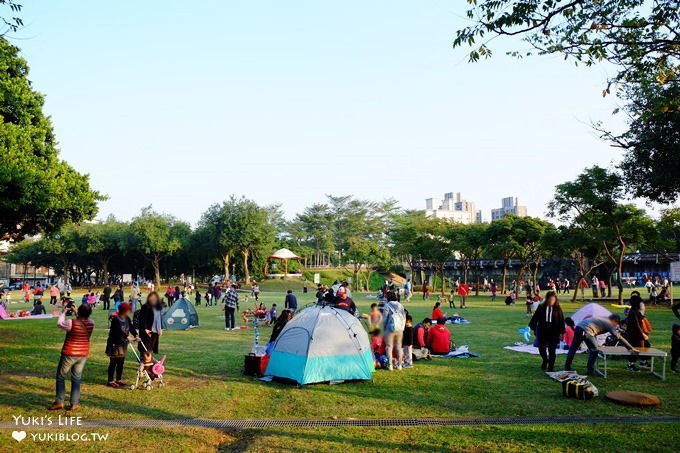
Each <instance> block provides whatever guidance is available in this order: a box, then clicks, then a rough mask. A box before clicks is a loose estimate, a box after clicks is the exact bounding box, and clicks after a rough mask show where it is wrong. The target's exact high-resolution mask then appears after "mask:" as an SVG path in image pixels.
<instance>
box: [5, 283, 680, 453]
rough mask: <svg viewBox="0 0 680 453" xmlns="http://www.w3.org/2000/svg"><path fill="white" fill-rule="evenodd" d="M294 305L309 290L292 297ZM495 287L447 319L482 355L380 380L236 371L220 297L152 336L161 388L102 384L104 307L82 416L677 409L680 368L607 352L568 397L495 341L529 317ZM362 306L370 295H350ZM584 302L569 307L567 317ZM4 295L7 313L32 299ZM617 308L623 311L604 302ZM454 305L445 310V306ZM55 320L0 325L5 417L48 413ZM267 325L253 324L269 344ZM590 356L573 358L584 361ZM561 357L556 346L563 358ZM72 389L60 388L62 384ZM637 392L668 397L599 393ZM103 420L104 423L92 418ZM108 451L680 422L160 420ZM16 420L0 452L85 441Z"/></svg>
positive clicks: (461, 440) (659, 433) (422, 438)
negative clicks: (296, 382)
mask: <svg viewBox="0 0 680 453" xmlns="http://www.w3.org/2000/svg"><path fill="white" fill-rule="evenodd" d="M283 297H284V294H283V293H264V294H263V295H262V297H261V299H262V300H263V301H264V302H266V303H267V305H268V306H269V305H271V303H273V302H276V303H277V304H278V305H279V307H281V306H282V305H283ZM298 297H299V299H300V302H301V305H304V304H306V303H311V302H312V300H313V295H312V294H308V295H306V296H304V295H302V294H298ZM501 299H502V298H499V299H498V300H497V301H496V302H495V303H493V304H492V303H491V302H490V300H489V297H488V296H480V297H479V298H478V299H476V298H474V297H473V298H470V300H469V302H468V304H469V306H470V308H468V309H466V310H463V311H459V313H460V314H461V315H463V316H465V317H466V318H467V319H469V320H470V321H472V324H471V325H466V326H453V327H451V329H452V332H453V337H454V339H455V341H456V343H457V344H458V345H462V344H467V345H469V347H470V350H472V351H474V352H477V353H479V354H481V357H480V358H476V359H468V360H461V359H449V360H444V359H439V360H433V361H431V362H418V363H416V365H415V367H414V368H413V369H410V370H404V371H402V372H396V371H395V372H391V373H390V372H387V371H377V372H376V373H375V374H374V382H359V383H346V384H343V385H334V386H329V385H325V384H320V385H311V386H307V387H303V388H296V387H295V386H288V385H283V384H278V383H269V384H265V383H262V382H260V381H257V380H254V379H252V378H248V377H243V376H242V374H241V370H242V368H243V356H244V354H247V353H248V352H249V351H250V347H251V345H252V340H253V330H252V327H251V328H250V329H248V330H243V331H232V332H225V331H224V318H223V313H222V311H221V307H208V308H206V307H203V306H201V307H199V308H198V312H199V317H200V327H199V328H197V329H193V330H190V331H186V332H178V331H167V332H166V333H165V334H164V335H163V336H162V337H161V342H160V348H161V353H165V354H167V355H168V359H167V363H166V366H167V371H166V378H167V380H168V382H169V385H168V387H167V388H163V389H159V390H153V391H151V392H147V391H130V390H122V389H112V388H108V387H105V385H104V384H105V383H106V367H107V364H108V358H107V357H106V356H105V355H104V346H105V341H106V336H107V330H106V324H107V323H106V313H105V312H104V311H103V310H102V309H101V308H99V309H97V310H96V311H95V314H94V320H95V323H96V324H97V327H96V329H95V332H94V334H93V336H92V350H91V353H90V358H89V360H88V363H87V366H86V368H85V373H84V378H83V383H82V398H81V404H82V406H81V409H80V410H79V411H78V415H80V416H82V417H83V418H84V419H86V420H88V419H89V420H111V419H115V420H121V419H122V420H127V419H186V418H208V419H231V418H333V417H337V418H351V417H380V418H395V417H400V418H404V417H406V418H411V417H489V416H565V415H567V416H568V415H574V416H593V417H598V416H640V415H646V416H661V415H679V414H680V410H678V407H679V406H678V405H679V404H680V394H679V393H680V392H678V388H679V387H678V384H679V383H680V377H679V376H677V375H672V374H669V375H668V378H667V380H666V381H661V380H659V379H656V378H653V377H651V376H650V375H648V374H643V373H638V374H635V373H629V372H627V371H625V361H622V362H613V365H612V366H611V368H610V376H609V379H607V380H604V379H594V383H595V384H596V385H597V386H598V388H599V389H600V392H601V396H600V397H599V398H597V399H596V400H593V401H588V402H579V401H575V400H569V399H566V398H563V397H562V395H561V386H560V385H559V384H558V383H555V382H552V381H551V380H550V379H548V378H547V377H546V376H545V374H544V373H543V372H542V371H541V370H540V368H539V365H540V358H538V356H531V355H528V354H521V353H515V352H511V351H506V350H504V349H503V346H505V345H510V344H513V343H515V342H517V341H520V340H521V337H520V335H519V334H518V332H517V330H518V329H519V328H521V327H523V326H525V325H526V323H527V318H525V316H524V311H525V309H524V305H523V304H518V305H517V306H514V307H506V306H505V305H504V304H503V302H502V300H501ZM355 301H356V302H357V303H358V305H359V307H360V308H361V310H362V311H367V309H368V306H369V305H370V303H371V302H372V301H373V299H367V298H364V297H363V295H355ZM433 303H434V302H433V301H429V302H423V301H421V300H419V299H415V300H414V301H413V302H412V303H411V304H410V305H408V306H407V309H409V311H410V312H411V314H412V315H413V316H414V319H415V320H416V321H417V320H420V319H422V318H423V317H425V316H429V314H430V311H431V308H432V305H433ZM580 306H581V304H570V303H565V304H563V308H564V309H565V312H566V313H567V314H571V313H573V312H574V311H575V310H576V309H577V308H578V307H580ZM26 307H27V306H25V305H21V304H13V305H10V307H9V309H10V310H16V309H19V308H26ZM608 308H609V309H610V310H612V311H616V310H619V312H621V310H620V309H615V308H612V307H608ZM446 311H448V312H449V314H452V313H453V310H448V309H447V310H446ZM647 315H648V318H649V319H650V322H651V323H652V326H653V327H654V331H653V332H652V333H651V343H652V345H653V346H654V347H657V348H660V349H664V350H667V351H669V350H670V336H671V331H670V328H671V325H672V323H673V321H674V319H675V318H674V317H673V315H672V313H671V311H670V310H669V309H668V308H655V307H648V310H647ZM55 324H56V319H55V320H34V321H4V322H1V323H0V345H1V349H0V351H1V354H2V356H1V362H0V411H2V413H3V414H4V415H3V416H2V418H1V419H0V420H1V421H3V422H10V421H12V418H11V416H12V415H24V416H31V415H33V416H44V415H48V414H47V411H46V407H47V406H48V405H49V404H50V403H51V402H52V401H53V398H54V395H53V393H54V378H53V376H54V372H55V369H56V365H57V361H58V359H59V351H60V348H61V344H62V341H63V337H64V333H63V331H61V330H60V329H58V328H57V327H56V325H55ZM268 337H269V329H268V328H263V329H261V338H262V339H263V340H265V341H266V339H268ZM585 359H586V358H585V356H578V357H577V358H576V360H575V366H576V368H577V369H578V370H583V368H584V367H585ZM563 363H564V356H558V362H557V366H558V368H559V367H561V365H562V364H563ZM133 364H134V357H133V356H132V355H130V356H129V357H128V362H127V367H126V371H125V378H126V379H127V380H128V381H132V380H133V378H134V368H135V367H134V366H133ZM67 388H68V387H67ZM615 389H627V390H639V391H644V392H648V393H653V394H656V395H658V396H659V397H660V398H661V400H662V405H661V406H659V407H657V408H652V409H639V408H632V407H622V406H617V405H614V404H612V403H610V402H608V401H606V399H605V398H604V393H606V392H607V391H609V390H615ZM98 431H102V429H98ZM105 431H107V432H109V433H110V437H109V439H108V441H107V442H106V443H104V444H102V445H101V446H98V447H97V448H99V449H101V450H102V451H112V450H122V449H126V450H132V451H141V450H143V449H148V448H154V447H157V446H158V445H159V444H162V445H163V446H164V447H165V450H166V451H214V450H220V451H320V450H327V451H347V450H359V451H371V452H372V451H393V450H403V451H407V450H413V449H418V450H426V449H427V450H435V451H440V450H441V451H450V450H466V451H498V450H505V451H527V449H530V450H536V449H538V450H541V451H567V450H571V451H613V450H618V449H620V446H621V445H628V446H629V449H630V448H632V449H634V450H635V449H638V448H637V447H635V446H633V444H631V443H630V442H631V441H632V440H635V442H637V443H638V445H639V449H644V450H646V451H670V450H672V449H674V447H675V445H676V444H675V443H676V439H677V437H676V431H677V425H673V424H663V423H652V424H637V425H609V424H607V425H604V424H602V425H539V426H536V425H534V426H484V427H465V428H459V427H458V428H438V427H437V428H435V427H433V428H424V427H420V428H381V429H378V428H304V429H303V428H295V429H293V428H276V429H267V430H243V431H223V430H215V429H199V428H182V429H178V428H173V429H159V430H152V429H146V430H121V429H108V428H106V429H105ZM10 434H11V432H10V431H6V430H5V431H3V432H2V433H1V434H0V439H1V440H0V445H2V450H3V451H7V449H9V450H10V451H12V450H11V449H17V451H32V450H36V449H38V448H41V449H47V450H54V449H56V450H59V449H62V450H71V451H89V450H90V449H91V448H92V446H91V444H90V445H88V444H77V445H73V444H67V443H63V444H55V443H40V442H33V441H30V440H25V441H24V442H22V443H16V442H15V441H14V440H12V439H11V437H10Z"/></svg>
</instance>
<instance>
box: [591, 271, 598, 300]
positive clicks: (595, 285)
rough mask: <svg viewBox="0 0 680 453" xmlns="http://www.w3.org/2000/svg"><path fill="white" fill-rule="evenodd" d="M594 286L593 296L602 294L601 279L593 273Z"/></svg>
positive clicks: (592, 282)
mask: <svg viewBox="0 0 680 453" xmlns="http://www.w3.org/2000/svg"><path fill="white" fill-rule="evenodd" d="M591 284H592V287H593V297H599V295H600V279H598V278H597V275H593V279H592V281H591Z"/></svg>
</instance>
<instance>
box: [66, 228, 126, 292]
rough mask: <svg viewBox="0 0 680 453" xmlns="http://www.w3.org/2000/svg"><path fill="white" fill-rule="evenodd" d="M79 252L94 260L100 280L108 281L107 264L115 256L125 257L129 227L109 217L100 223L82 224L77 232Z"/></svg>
mask: <svg viewBox="0 0 680 453" xmlns="http://www.w3.org/2000/svg"><path fill="white" fill-rule="evenodd" d="M79 234H80V236H81V240H82V246H81V248H80V250H81V251H83V252H85V253H86V254H87V255H88V256H89V257H92V258H94V259H95V260H96V262H97V265H98V267H99V269H100V270H101V280H102V281H103V282H104V283H105V284H106V283H108V281H109V263H110V262H111V260H112V259H113V258H114V257H115V256H117V255H121V254H122V255H125V254H126V253H127V251H128V248H129V243H130V239H131V238H130V229H129V225H128V224H127V223H124V222H120V221H118V220H116V218H115V217H114V216H109V218H107V219H106V221H104V222H101V223H89V224H83V225H82V226H81V228H80V230H79Z"/></svg>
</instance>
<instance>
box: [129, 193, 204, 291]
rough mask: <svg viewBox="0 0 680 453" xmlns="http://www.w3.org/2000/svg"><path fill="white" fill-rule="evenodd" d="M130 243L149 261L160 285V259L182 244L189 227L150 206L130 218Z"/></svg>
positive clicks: (158, 285) (169, 254) (189, 229)
mask: <svg viewBox="0 0 680 453" xmlns="http://www.w3.org/2000/svg"><path fill="white" fill-rule="evenodd" d="M130 231H131V233H132V244H133V246H134V247H135V248H136V249H137V250H139V251H140V252H141V253H142V254H143V255H144V257H145V258H146V259H147V260H149V262H151V265H152V266H153V270H154V279H155V282H156V287H157V288H160V286H161V269H160V268H161V259H163V258H166V257H168V256H171V255H172V254H173V253H175V252H176V251H177V250H179V249H180V247H181V246H182V240H183V239H184V238H186V237H187V236H188V235H189V233H190V231H191V228H190V227H189V225H188V224H187V223H185V222H182V221H180V220H177V219H176V218H175V217H173V216H171V215H167V214H159V213H157V212H155V211H154V210H153V209H152V208H151V206H148V207H146V208H144V209H142V212H141V213H140V214H139V215H138V216H137V217H135V218H134V219H132V223H131V224H130Z"/></svg>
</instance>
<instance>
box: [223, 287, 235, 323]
mask: <svg viewBox="0 0 680 453" xmlns="http://www.w3.org/2000/svg"><path fill="white" fill-rule="evenodd" d="M237 308H238V292H237V291H236V285H231V288H229V289H228V290H227V293H226V294H225V295H224V323H225V327H224V330H233V329H235V325H236V309H237Z"/></svg>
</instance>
